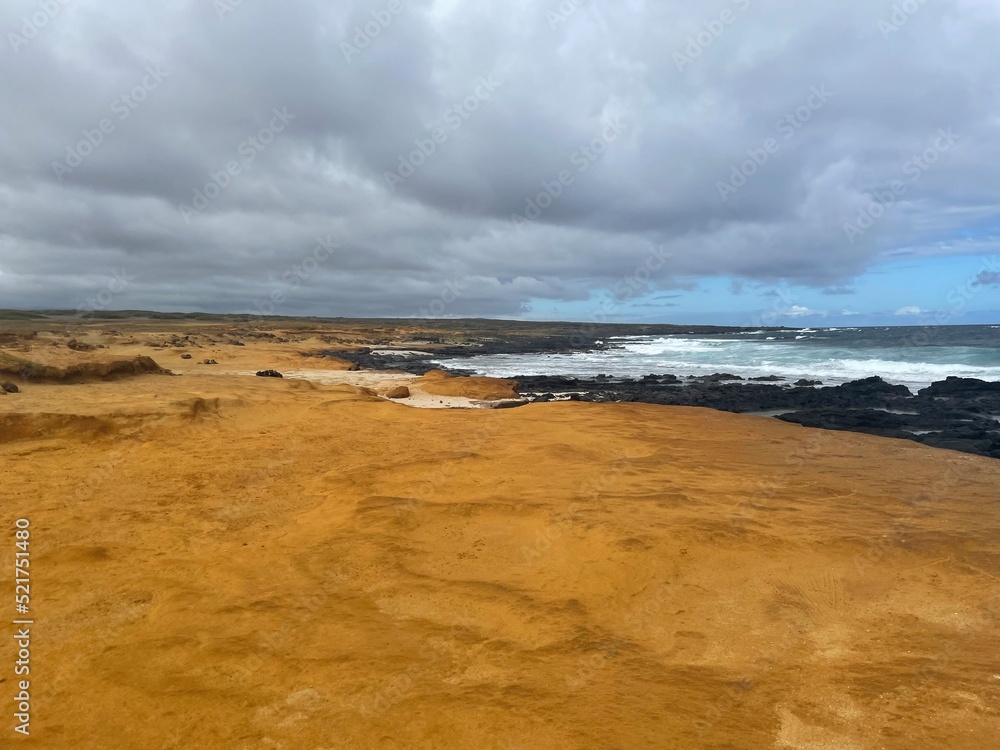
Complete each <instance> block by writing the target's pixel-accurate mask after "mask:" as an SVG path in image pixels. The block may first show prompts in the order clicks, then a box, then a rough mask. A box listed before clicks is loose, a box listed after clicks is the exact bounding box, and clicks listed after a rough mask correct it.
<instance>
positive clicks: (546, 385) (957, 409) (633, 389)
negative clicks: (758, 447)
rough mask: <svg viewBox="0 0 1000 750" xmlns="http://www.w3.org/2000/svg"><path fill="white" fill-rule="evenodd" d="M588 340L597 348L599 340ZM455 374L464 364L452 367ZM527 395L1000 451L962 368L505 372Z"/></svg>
mask: <svg viewBox="0 0 1000 750" xmlns="http://www.w3.org/2000/svg"><path fill="white" fill-rule="evenodd" d="M590 344H591V345H592V348H593V349H599V348H605V347H606V346H607V345H606V344H604V343H603V342H600V341H596V340H595V341H593V342H590ZM569 350H577V351H578V350H579V348H578V347H572V346H570V342H569V341H568V340H562V339H561V338H559V339H555V340H553V339H539V340H527V339H524V338H519V339H517V340H506V341H494V342H484V343H483V344H482V345H481V346H476V347H469V346H449V347H442V348H438V349H435V350H434V352H433V353H419V354H417V353H413V354H405V355H403V354H392V353H389V352H384V353H376V351H378V350H372V349H359V350H357V351H355V352H343V351H339V352H337V353H336V356H338V357H340V358H342V359H347V360H350V361H351V362H354V363H355V364H356V365H357V366H359V367H364V368H366V369H377V370H385V369H392V370H402V371H404V372H410V373H413V374H417V375H423V374H424V373H426V372H428V371H429V370H433V369H438V366H437V365H435V364H434V363H433V360H437V359H442V358H456V357H470V356H474V355H481V354H497V353H525V352H557V351H569ZM450 371H451V372H452V373H453V374H456V375H468V374H473V373H472V371H471V370H463V369H452V370H450ZM513 379H515V380H516V381H517V382H518V384H519V388H520V391H521V394H522V395H523V396H524V397H525V398H527V399H528V400H529V401H541V402H545V401H556V400H560V399H569V400H576V401H592V402H629V403H648V404H663V405H670V406H701V407H706V408H710V409H718V410H720V411H727V412H733V413H737V414H758V415H762V416H771V417H775V418H777V419H781V420H783V421H786V422H794V423H797V424H801V425H803V426H806V427H819V428H823V429H828V430H844V431H848V432H859V433H865V434H868V435H879V436H882V437H890V438H900V439H906V440H913V441H916V442H918V443H922V444H924V445H928V446H931V447H935V448H946V449H950V450H956V451H962V452H964V453H972V454H975V455H980V456H987V457H991V458H1000V383H993V382H987V381H982V380H975V379H970V378H954V377H951V378H948V379H946V380H943V381H938V382H935V383H933V384H932V385H931V386H929V387H927V388H924V389H922V390H920V391H919V392H918V393H916V394H914V393H911V392H910V391H909V389H907V388H906V387H905V386H902V385H891V384H890V383H887V382H885V381H884V380H882V379H881V378H878V377H871V378H866V379H864V380H856V381H853V382H850V383H845V384H843V385H838V386H831V387H821V384H820V383H817V382H812V381H799V382H797V383H794V384H790V383H786V382H784V380H783V379H782V378H780V377H777V376H772V377H769V378H759V379H757V380H755V381H745V380H743V379H742V378H739V377H738V376H735V375H729V374H726V373H717V374H715V375H710V376H707V377H700V378H685V379H681V378H678V377H677V376H676V375H672V374H668V373H654V374H649V375H646V376H645V377H643V378H640V379H629V378H615V377H611V376H608V375H599V376H597V377H594V378H577V377H569V376H542V377H539V376H514V378H513Z"/></svg>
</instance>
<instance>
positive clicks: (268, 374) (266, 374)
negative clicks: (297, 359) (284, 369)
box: [257, 370, 285, 378]
mask: <svg viewBox="0 0 1000 750" xmlns="http://www.w3.org/2000/svg"><path fill="white" fill-rule="evenodd" d="M257 377H258V378H283V377H285V376H284V375H282V374H281V373H280V372H278V371H277V370H260V371H258V372H257Z"/></svg>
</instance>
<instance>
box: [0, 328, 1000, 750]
mask: <svg viewBox="0 0 1000 750" xmlns="http://www.w3.org/2000/svg"><path fill="white" fill-rule="evenodd" d="M32 346H34V345H32ZM29 349H31V351H30V352H29V353H24V352H22V353H21V354H20V355H19V356H28V354H31V356H33V357H34V356H35V354H36V353H37V352H36V351H35V350H34V349H32V348H31V347H29ZM233 349H237V350H242V349H244V348H243V347H233ZM245 349H246V350H250V349H251V347H250V346H247V347H246V348H245ZM294 349H295V346H294V345H289V346H287V347H286V351H285V352H284V353H282V352H281V347H280V346H278V345H274V348H273V350H271V353H272V354H273V355H274V356H275V357H284V356H287V357H290V358H292V360H293V361H296V358H298V357H300V356H301V355H299V354H298V353H297V352H296V351H294ZM261 351H262V350H261ZM109 352H110V353H115V354H129V355H131V354H134V353H135V352H132V351H130V350H129V349H128V347H127V346H119V347H112V349H111V350H109ZM143 353H146V354H150V355H151V356H153V358H154V359H156V360H157V362H159V363H160V364H162V365H164V366H166V367H169V368H170V369H174V370H178V369H180V368H177V367H175V365H176V362H175V361H174V359H173V356H174V352H173V351H172V350H171V351H169V352H164V354H168V355H169V356H163V355H161V354H159V353H158V352H156V351H155V350H154V351H149V350H148V349H147V350H146V351H145V352H143ZM222 353H223V354H224V355H225V356H230V353H229V352H228V350H225V349H223V350H222ZM206 356H211V353H209V355H206ZM231 356H232V357H233V358H234V359H237V358H240V357H243V358H244V360H240V361H239V362H231V363H229V364H226V365H224V364H222V362H223V360H221V359H219V357H218V356H215V358H216V359H218V360H219V362H220V365H219V366H218V367H219V369H217V370H215V371H212V370H211V367H212V366H205V365H203V366H200V368H199V367H198V366H195V365H192V364H189V365H187V366H186V368H185V370H184V371H185V374H184V375H183V376H181V377H170V376H164V375H142V376H138V377H133V378H129V379H127V380H119V381H115V382H95V383H89V384H85V385H40V384H34V383H28V384H25V385H24V388H23V391H24V392H23V393H20V394H11V395H9V396H6V397H3V398H0V471H2V476H3V502H2V504H0V529H3V532H2V538H3V539H4V540H5V541H4V542H3V544H2V547H0V549H2V555H3V560H4V562H5V563H6V564H5V570H8V571H10V570H11V569H12V560H13V540H12V536H13V524H14V520H15V519H16V518H18V517H21V516H26V517H28V518H29V519H30V520H31V523H32V526H31V529H32V548H31V549H32V553H33V556H32V568H31V573H32V581H33V588H32V595H33V596H32V605H33V616H34V618H35V622H36V624H35V626H34V630H33V636H34V641H33V644H32V648H33V654H32V665H33V669H32V675H31V678H32V697H33V704H34V705H33V713H34V716H33V722H32V729H33V732H32V737H31V738H30V739H28V740H24V741H21V738H19V737H18V735H16V734H14V732H13V731H12V728H11V727H12V724H13V719H12V717H11V716H10V713H11V711H10V710H9V708H10V706H11V705H12V700H11V699H12V697H13V694H14V692H15V691H14V687H13V680H14V676H13V667H12V665H13V661H14V650H13V645H12V643H11V639H10V638H9V637H5V638H3V639H2V640H0V643H2V646H0V679H2V680H3V681H2V682H0V699H2V701H3V705H4V706H6V707H7V708H8V710H5V711H4V712H3V716H4V717H6V718H4V719H3V720H2V721H3V723H2V725H0V747H22V746H23V747H32V748H39V749H42V748H44V749H46V750H48V749H50V748H51V749H52V750H109V749H112V748H114V749H116V750H117V749H119V748H120V749H122V750H131V749H132V748H135V749H136V750H139V749H141V750H167V749H169V748H191V749H192V750H193V749H195V748H197V749H199V750H201V749H214V748H226V749H230V748H231V749H232V750H340V749H341V748H343V749H345V750H346V749H347V748H380V749H381V748H385V749H388V748H400V749H402V748H407V749H409V748H477V749H478V748H486V749H496V750H519V749H521V748H524V749H525V750H528V749H529V748H530V749H532V750H535V749H547V748H594V749H595V750H596V749H601V750H603V749H606V748H618V749H624V748H664V749H666V748H720V749H721V748H726V749H727V750H736V749H739V750H742V749H744V748H746V749H748V750H749V749H750V748H754V749H756V748H761V749H763V748H767V749H769V750H786V749H788V750H881V749H882V748H886V749H893V750H894V749H896V748H898V749H899V750H912V749H913V748H955V749H957V750H961V749H963V748H969V749H970V750H973V749H974V750H985V749H986V748H992V747H995V746H996V745H997V738H998V737H1000V713H998V707H1000V664H998V661H997V658H998V657H997V654H1000V627H998V624H997V618H998V616H1000V577H998V576H1000V520H998V510H1000V498H998V492H997V488H998V486H1000V462H997V461H994V460H990V459H985V458H979V457H975V456H969V455H965V454H959V453H951V452H946V451H938V450H934V449H929V448H926V447H923V446H920V445H917V444H915V443H911V442H905V441H893V440H884V439H880V438H875V437H867V436H862V435H854V434H848V433H835V432H823V431H814V430H806V429H802V428H800V427H798V426H795V425H790V424H785V423H782V422H778V421H774V420H768V419H761V418H753V417H740V416H734V415H727V414H722V413H717V412H712V411H707V410H701V409H688V408H668V407H657V406H649V405H624V404H600V405H597V404H585V403H550V404H537V405H529V406H525V407H522V408H518V409H509V410H500V411H494V410H438V411H430V410H420V409H411V408H407V407H406V406H403V405H400V404H395V403H391V402H388V401H385V400H381V399H379V398H376V397H374V396H372V395H370V394H369V393H366V392H365V391H363V390H362V389H360V388H356V387H351V386H347V385H319V384H314V383H309V382H305V381H300V380H290V379H286V380H277V379H274V380H271V379H264V378H254V377H247V376H243V375H238V374H235V371H236V370H240V369H256V368H263V367H269V366H272V365H274V364H275V362H273V361H263V357H262V356H260V352H258V354H257V355H251V353H250V352H249V351H237V352H233V353H232V355H231ZM254 357H256V358H255V359H254ZM36 358H37V357H36ZM197 358H198V359H201V358H202V357H197ZM251 359H253V363H252V364H251ZM188 362H190V360H189V361H188ZM227 367H230V368H231V369H232V370H233V372H232V373H229V374H227V373H225V372H222V370H224V369H225V368H227ZM279 369H280V368H279ZM12 578H13V576H12V575H8V576H7V583H6V584H5V586H7V587H8V589H11V588H12ZM5 601H7V602H8V604H6V605H4V606H7V607H9V610H8V612H9V613H11V614H12V613H13V603H12V601H11V598H10V597H9V596H8V597H7V598H6V599H5ZM5 614H6V613H5ZM11 632H13V631H12V626H11Z"/></svg>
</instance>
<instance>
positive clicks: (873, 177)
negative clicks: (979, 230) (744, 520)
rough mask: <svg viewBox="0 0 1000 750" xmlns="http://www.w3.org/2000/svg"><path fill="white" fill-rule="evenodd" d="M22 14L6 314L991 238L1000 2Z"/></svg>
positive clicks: (28, 10)
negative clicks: (651, 260) (654, 258)
mask: <svg viewBox="0 0 1000 750" xmlns="http://www.w3.org/2000/svg"><path fill="white" fill-rule="evenodd" d="M0 24H2V25H0V28H2V29H3V33H4V39H3V48H2V52H0V55H2V57H0V95H2V100H3V102H4V104H5V106H4V107H3V109H2V111H0V128H2V135H3V137H2V141H0V156H2V161H0V163H2V171H0V307H78V306H81V305H87V304H90V305H91V306H94V305H95V300H96V304H98V305H105V306H108V307H112V308H114V307H129V308H157V309H200V310H208V311H220V312H221V311H230V312H255V311H260V309H261V307H265V308H267V307H269V305H270V306H273V311H274V312H276V313H284V314H320V315H324V314H326V315H403V316H406V315H418V314H426V313H427V312H430V313H432V314H446V315H452V314H453V315H518V314H521V313H522V312H524V311H525V310H526V309H527V307H526V306H528V305H530V304H531V301H532V300H545V301H556V302H558V301H561V300H562V301H566V300H581V299H586V298H587V296H588V294H589V293H590V292H591V291H593V290H598V289H604V290H612V289H614V288H615V285H616V284H619V283H620V282H621V280H622V279H623V278H624V277H627V276H628V275H629V274H632V273H634V272H635V270H636V268H638V267H641V265H642V264H643V263H644V261H645V259H647V258H648V257H650V254H651V253H659V254H660V257H668V258H669V261H668V262H667V263H666V264H665V266H664V268H663V269H662V271H661V272H660V273H658V274H656V275H655V276H654V277H653V278H651V279H650V280H649V282H648V283H649V290H650V291H652V290H655V289H660V290H671V289H675V290H676V289H684V288H689V286H690V279H692V278H694V277H698V276H713V275H720V276H721V275H725V276H734V277H739V278H743V279H746V280H748V281H753V282H768V283H773V282H781V281H787V282H790V283H797V284H807V285H814V286H816V287H817V288H826V289H836V290H840V289H844V288H845V285H847V284H848V283H849V281H850V279H851V278H852V277H853V276H855V275H856V274H858V273H860V272H862V271H863V270H864V269H865V268H867V267H870V266H871V265H873V264H876V263H878V262H879V260H880V259H881V258H884V257H886V256H887V254H893V257H899V254H900V253H905V254H910V255H915V256H928V255H935V254H941V253H965V252H968V253H971V252H981V251H982V239H981V237H978V238H977V236H975V234H974V233H973V235H972V236H966V238H965V239H963V238H962V236H961V235H960V231H961V230H968V229H969V228H970V227H971V228H975V227H977V226H983V227H989V226H991V225H990V222H991V221H992V222H994V225H993V228H994V231H995V221H996V217H997V213H998V209H997V206H1000V182H998V181H997V180H996V165H997V164H998V163H1000V128H998V127H997V126H998V125H1000V87H998V85H997V81H998V80H1000V75H998V74H1000V56H998V55H997V54H996V53H995V49H996V40H997V39H998V38H1000V4H998V3H997V2H995V0H935V1H934V2H920V0H906V1H905V2H880V1H877V2H872V1H871V0H864V2H862V1H861V0H846V1H845V0H840V1H838V2H832V1H830V2H825V1H824V2H817V3H800V2H791V1H787V0H771V1H770V2H768V1H767V0H732V1H730V0H713V1H711V2H701V3H681V2H658V3H651V2H650V3H647V2H644V1H642V0H614V1H613V2H612V1H611V0H564V1H563V2H551V3H545V2H540V3H539V2H516V1H515V2H493V1H491V0H482V1H481V2H476V3H458V2H455V0H444V1H441V2H430V1H429V0H387V1H385V2H381V1H380V0H371V1H366V2H343V3H336V4H333V3H319V2H305V1H302V0H284V1H283V2H280V3H279V2H255V3H251V2H239V1H238V0H213V1H210V0H198V1H197V2H167V3H164V4H161V5H160V6H157V7H156V8H155V9H154V8H147V7H145V6H139V5H135V4H129V3H123V2H116V1H113V0H104V1H103V2H99V3H98V2H88V1H86V0H26V1H21V0H17V1H10V2H7V3H5V5H4V7H3V11H2V17H0ZM942 133H947V134H950V135H949V137H948V138H944V137H943V136H942ZM945 237H946V238H948V239H949V241H948V242H942V241H941V240H942V238H945ZM323 242H326V243H327V245H328V246H329V248H328V249H327V250H324V251H323V252H320V253H318V254H317V251H316V248H317V247H323V244H322V243H323ZM334 245H335V247H334ZM831 293H841V292H839V291H837V292H831ZM88 301H89V302H88Z"/></svg>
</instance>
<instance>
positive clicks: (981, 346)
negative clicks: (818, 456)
mask: <svg viewBox="0 0 1000 750" xmlns="http://www.w3.org/2000/svg"><path fill="white" fill-rule="evenodd" d="M605 343H607V344H612V345H614V348H611V349H608V350H605V351H596V352H577V353H570V354H495V355H481V356H473V357H463V358H455V359H440V360H436V363H437V364H439V365H441V366H443V367H449V368H455V369H473V370H475V371H476V372H477V373H478V374H480V375H489V376H492V377H514V376H517V375H572V376H576V377H594V376H596V375H601V374H604V375H609V376H612V377H629V378H637V377H642V376H643V375H648V374H651V373H655V374H668V373H669V374H673V375H678V376H682V377H683V376H688V375H696V376H697V375H711V374H713V373H719V372H725V373H731V374H733V375H740V376H742V377H744V378H752V377H762V376H767V375H778V376H781V377H784V378H786V380H788V381H795V380H798V379H800V378H806V379H809V380H821V381H823V383H824V385H831V386H832V385H839V384H841V383H846V382H848V381H851V380H858V379H860V378H866V377H870V376H872V375H878V376H879V377H881V378H883V379H884V380H886V381H888V382H890V383H894V384H900V385H905V386H907V387H908V388H909V389H910V390H911V391H916V390H918V389H920V388H924V387H926V386H927V385H930V383H932V382H933V381H935V380H944V379H945V378H946V377H948V376H949V375H954V376H958V377H965V378H980V379H982V380H994V381H1000V325H995V326H934V327H883V328H815V329H814V328H801V329H796V330H784V331H744V332H740V333H732V334H721V335H710V336H706V335H699V336H689V335H682V336H665V337H661V336H656V337H640V336H631V337H621V338H613V339H607V340H606V342H605Z"/></svg>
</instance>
